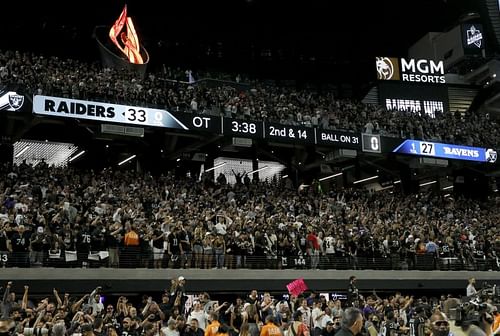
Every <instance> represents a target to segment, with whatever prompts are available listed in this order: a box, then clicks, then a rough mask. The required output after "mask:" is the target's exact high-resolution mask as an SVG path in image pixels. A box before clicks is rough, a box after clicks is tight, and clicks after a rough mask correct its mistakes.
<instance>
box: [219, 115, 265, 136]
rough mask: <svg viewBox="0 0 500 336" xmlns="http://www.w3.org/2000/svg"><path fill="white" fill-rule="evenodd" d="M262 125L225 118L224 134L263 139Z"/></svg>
mask: <svg viewBox="0 0 500 336" xmlns="http://www.w3.org/2000/svg"><path fill="white" fill-rule="evenodd" d="M262 129H263V127H262V123H260V122H255V121H249V120H238V119H227V118H224V131H223V133H224V134H227V135H235V136H248V137H257V138H262V137H263V136H262Z"/></svg>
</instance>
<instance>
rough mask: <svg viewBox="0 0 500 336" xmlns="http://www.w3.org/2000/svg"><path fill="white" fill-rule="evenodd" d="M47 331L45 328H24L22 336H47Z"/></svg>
mask: <svg viewBox="0 0 500 336" xmlns="http://www.w3.org/2000/svg"><path fill="white" fill-rule="evenodd" d="M48 334H49V329H47V328H24V330H23V335H24V336H47V335H48Z"/></svg>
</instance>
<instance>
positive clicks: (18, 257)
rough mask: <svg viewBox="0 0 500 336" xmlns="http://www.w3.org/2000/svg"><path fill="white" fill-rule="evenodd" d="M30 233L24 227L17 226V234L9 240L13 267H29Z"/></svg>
mask: <svg viewBox="0 0 500 336" xmlns="http://www.w3.org/2000/svg"><path fill="white" fill-rule="evenodd" d="M30 238H31V232H29V231H26V229H25V228H24V225H19V227H18V229H17V232H14V233H13V234H12V236H11V238H10V241H11V245H12V263H13V266H15V267H29V246H30Z"/></svg>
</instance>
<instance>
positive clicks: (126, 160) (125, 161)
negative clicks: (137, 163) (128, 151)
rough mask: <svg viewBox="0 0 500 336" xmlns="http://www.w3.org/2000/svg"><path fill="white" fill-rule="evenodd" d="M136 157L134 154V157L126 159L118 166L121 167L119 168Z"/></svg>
mask: <svg viewBox="0 0 500 336" xmlns="http://www.w3.org/2000/svg"><path fill="white" fill-rule="evenodd" d="M136 156H137V155H135V154H134V155H132V156H130V157H128V158H126V159H125V160H123V161H122V162H120V163H119V164H118V165H119V166H121V165H122V164H124V163H127V162H129V161H130V160H132V159H133V158H135V157H136Z"/></svg>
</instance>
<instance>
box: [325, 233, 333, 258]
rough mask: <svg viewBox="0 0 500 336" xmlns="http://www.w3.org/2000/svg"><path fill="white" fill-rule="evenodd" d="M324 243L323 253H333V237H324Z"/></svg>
mask: <svg viewBox="0 0 500 336" xmlns="http://www.w3.org/2000/svg"><path fill="white" fill-rule="evenodd" d="M324 243H325V253H326V254H334V253H335V238H333V237H332V236H328V237H326V238H325V239H324Z"/></svg>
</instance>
